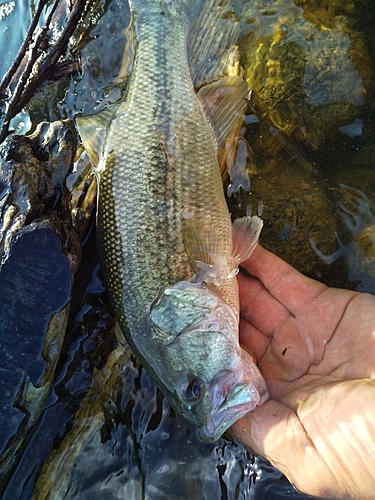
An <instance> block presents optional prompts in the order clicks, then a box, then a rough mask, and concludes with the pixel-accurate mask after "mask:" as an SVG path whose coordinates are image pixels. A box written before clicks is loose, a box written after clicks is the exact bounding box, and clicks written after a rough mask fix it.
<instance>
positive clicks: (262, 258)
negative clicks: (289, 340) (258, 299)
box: [241, 245, 327, 316]
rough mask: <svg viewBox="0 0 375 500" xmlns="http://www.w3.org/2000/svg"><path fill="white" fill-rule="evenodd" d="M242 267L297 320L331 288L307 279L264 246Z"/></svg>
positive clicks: (257, 249) (257, 248) (258, 247)
mask: <svg viewBox="0 0 375 500" xmlns="http://www.w3.org/2000/svg"><path fill="white" fill-rule="evenodd" d="M241 267H242V268H243V269H245V270H246V271H247V272H248V273H249V274H251V275H252V276H255V277H257V278H258V279H259V280H260V281H261V282H262V283H263V285H264V287H265V288H266V289H267V290H268V291H269V292H270V294H271V295H272V296H273V297H275V298H276V299H277V300H278V301H279V302H281V303H282V304H283V305H284V306H285V307H286V308H287V309H288V311H290V312H291V313H292V314H293V315H294V316H295V315H296V314H297V312H298V311H299V310H300V309H301V308H302V307H303V306H304V305H306V304H307V303H308V302H310V301H311V299H312V298H314V297H317V296H318V295H320V294H321V293H322V292H323V291H324V290H325V289H326V288H327V287H326V285H324V284H323V283H320V282H319V281H315V280H313V279H310V278H307V277H306V276H304V275H303V274H301V273H300V272H298V271H297V270H296V269H294V268H293V267H292V266H290V265H289V264H287V263H286V262H284V261H283V260H282V259H280V257H277V256H276V255H274V254H273V253H271V252H268V251H267V250H266V249H265V248H263V247H261V246H260V245H258V246H257V247H256V249H255V250H254V252H253V254H252V255H251V257H250V258H249V259H247V260H245V261H244V262H241Z"/></svg>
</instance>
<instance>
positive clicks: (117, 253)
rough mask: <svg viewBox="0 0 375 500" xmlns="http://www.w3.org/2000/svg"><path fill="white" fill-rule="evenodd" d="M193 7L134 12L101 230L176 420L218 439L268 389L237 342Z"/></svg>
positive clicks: (119, 297)
mask: <svg viewBox="0 0 375 500" xmlns="http://www.w3.org/2000/svg"><path fill="white" fill-rule="evenodd" d="M195 5H198V2H195ZM193 7H194V5H193V4H192V1H191V0H187V1H184V0H176V1H167V0H165V1H164V0H161V1H158V2H157V1H154V0H146V1H141V0H136V4H134V5H133V10H134V15H135V29H136V39H137V55H136V58H135V63H134V69H133V73H132V76H131V80H130V83H129V90H128V95H127V98H126V100H125V101H124V102H123V103H122V104H121V106H120V107H119V109H118V111H117V113H116V116H115V117H114V119H113V121H112V123H111V127H110V129H109V133H108V136H107V139H106V143H105V147H104V150H103V154H102V159H101V160H100V164H99V168H98V171H99V174H98V175H99V202H98V221H97V226H98V237H99V246H100V251H101V258H102V263H103V267H104V270H105V275H106V278H107V284H108V289H109V293H110V296H111V299H112V302H113V305H114V308H115V313H116V316H117V319H118V321H119V324H120V326H121V328H122V329H123V330H124V332H125V333H126V332H127V339H128V341H129V343H130V345H131V347H132V348H133V350H134V351H135V352H136V354H137V355H138V356H139V358H140V359H141V361H142V363H143V364H144V365H145V367H146V368H147V369H148V371H149V372H150V374H151V375H152V376H153V377H154V378H155V380H156V381H157V382H158V384H159V386H160V388H161V389H162V391H163V392H164V394H165V396H166V397H167V398H168V400H169V402H170V403H171V405H172V406H173V407H174V408H175V410H176V411H177V412H178V413H179V414H180V415H182V416H184V417H185V418H186V419H187V420H189V421H190V422H192V423H193V424H195V425H196V426H198V427H199V428H200V429H201V433H202V435H203V437H204V438H205V439H206V440H216V439H217V438H218V437H219V436H220V435H221V434H222V432H224V431H225V430H226V429H227V428H228V426H229V425H231V423H233V421H235V420H236V419H237V418H238V417H240V416H241V415H243V414H244V413H245V412H246V411H248V410H249V409H252V408H254V406H255V405H257V404H259V402H260V400H261V398H262V394H259V390H258V389H259V387H261V390H260V392H261V393H263V394H265V393H266V392H267V389H266V387H265V384H264V382H263V379H262V377H261V375H260V373H259V372H258V370H257V368H256V366H255V365H254V364H253V363H252V360H251V358H250V356H248V355H247V354H246V353H245V352H244V351H243V350H242V349H241V348H240V346H239V343H238V290H237V281H236V277H235V269H236V267H237V264H238V263H236V261H235V258H234V257H233V244H232V225H231V221H230V215H229V213H228V208H227V205H226V202H225V198H224V193H223V186H222V179H221V175H220V170H219V166H218V160H217V146H216V142H215V138H214V136H213V133H212V128H211V126H210V124H209V122H208V120H207V117H206V115H205V112H204V110H203V108H202V105H201V102H200V100H199V99H198V97H197V95H196V93H195V91H194V87H193V83H192V79H191V76H190V70H189V64H188V59H187V39H188V34H189V29H190V26H191V22H192V12H193V11H194V8H193ZM211 236H212V238H211ZM206 240H208V241H209V243H208V244H207V241H206ZM193 275H195V280H194V279H192V278H193ZM192 281H195V282H192Z"/></svg>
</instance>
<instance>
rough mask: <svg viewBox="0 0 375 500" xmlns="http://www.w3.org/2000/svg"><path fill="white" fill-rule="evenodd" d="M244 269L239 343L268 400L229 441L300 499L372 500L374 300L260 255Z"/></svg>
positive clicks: (374, 459) (374, 478)
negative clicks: (258, 458)
mask: <svg viewBox="0 0 375 500" xmlns="http://www.w3.org/2000/svg"><path fill="white" fill-rule="evenodd" d="M241 266H242V267H243V268H244V270H245V271H247V273H249V275H246V274H244V273H239V275H238V279H239V287H240V302H241V323H240V336H241V338H240V340H241V343H242V345H243V347H244V348H245V349H247V350H249V351H250V352H251V353H252V355H253V356H254V357H255V358H256V361H257V363H258V366H259V368H260V370H261V371H262V373H263V376H264V377H265V379H266V382H267V384H268V387H269V391H270V394H271V399H270V400H269V401H267V402H266V403H264V404H263V405H262V406H259V407H257V408H256V409H255V410H254V411H252V412H250V413H248V414H247V415H246V416H245V417H243V418H242V419H240V420H238V421H237V422H236V423H235V424H234V425H233V426H232V428H231V433H232V435H233V436H234V437H235V438H237V439H239V440H240V441H241V442H243V443H244V444H245V445H246V446H248V447H249V448H250V449H251V450H253V451H254V452H255V453H258V454H261V455H262V456H264V457H266V458H267V459H268V460H270V461H271V462H272V463H273V465H275V467H277V468H278V469H279V470H280V471H282V472H283V473H284V474H285V475H286V476H287V477H288V479H289V480H290V481H291V482H292V484H294V486H295V487H296V488H297V489H298V490H300V491H303V492H305V493H308V494H310V495H314V496H318V497H319V496H320V497H324V498H361V499H362V498H363V499H367V498H368V499H370V498H371V499H373V498H374V495H375V493H374V492H375V381H374V378H375V297H374V296H372V295H368V294H363V293H357V292H352V291H349V290H340V289H334V288H328V287H326V286H325V285H324V284H322V283H319V282H317V281H314V280H311V279H309V278H306V277H305V276H303V275H301V274H300V273H299V272H297V271H296V270H295V269H293V268H292V267H291V266H289V265H288V264H286V263H285V262H283V261H282V260H281V259H279V258H278V257H276V256H275V255H273V254H271V253H269V252H267V251H266V250H264V249H263V248H262V247H260V246H258V247H257V248H256V250H255V251H254V253H253V255H252V256H251V258H250V259H248V260H247V261H246V262H244V263H243V264H242V265H241ZM250 275H251V276H250Z"/></svg>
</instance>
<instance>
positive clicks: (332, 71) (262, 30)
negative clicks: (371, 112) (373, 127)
mask: <svg viewBox="0 0 375 500" xmlns="http://www.w3.org/2000/svg"><path fill="white" fill-rule="evenodd" d="M317 4H318V5H315V4H314V3H312V2H308V3H307V2H304V1H302V0H301V1H299V2H298V1H296V2H293V0H285V1H283V2H273V1H270V2H266V4H257V3H255V2H250V3H249V5H248V6H247V7H246V10H245V12H243V19H242V23H243V33H244V35H243V37H242V39H241V40H240V42H239V45H240V50H241V55H242V58H241V63H242V64H243V65H244V67H245V75H246V78H247V81H248V82H249V85H250V87H251V88H252V89H253V90H254V98H253V100H254V103H255V105H256V106H258V107H259V111H260V114H262V116H263V118H265V119H267V120H268V121H269V123H270V125H271V126H272V127H275V128H276V129H277V130H279V131H281V132H283V133H284V134H286V136H287V137H288V138H291V139H293V140H298V141H302V143H303V144H304V145H305V147H311V146H312V147H313V148H315V147H321V146H322V144H323V143H324V142H325V141H326V140H327V138H329V139H330V141H331V140H332V134H339V132H338V127H340V126H342V125H347V124H350V123H352V122H353V121H354V120H355V118H356V117H358V116H360V113H361V112H362V106H363V105H364V104H365V99H366V96H367V93H368V92H369V90H370V88H371V86H372V81H373V67H372V62H371V59H370V57H369V55H368V54H367V52H366V46H365V42H364V38H363V36H362V35H361V34H360V33H359V32H358V31H356V30H355V29H354V28H353V26H352V23H351V22H350V18H349V17H348V10H345V7H344V6H341V7H342V8H340V7H339V5H336V3H334V4H333V5H334V7H331V8H329V6H330V5H331V4H332V2H329V1H323V2H317ZM300 5H303V8H302V7H301V6H300Z"/></svg>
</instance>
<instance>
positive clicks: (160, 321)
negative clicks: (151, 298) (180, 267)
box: [150, 282, 268, 442]
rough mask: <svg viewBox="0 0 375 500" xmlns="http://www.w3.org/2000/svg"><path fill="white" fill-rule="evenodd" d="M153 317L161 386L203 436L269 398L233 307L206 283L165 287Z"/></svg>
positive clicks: (210, 438) (214, 434)
mask: <svg viewBox="0 0 375 500" xmlns="http://www.w3.org/2000/svg"><path fill="white" fill-rule="evenodd" d="M150 319H151V332H152V336H153V339H154V340H155V339H157V343H158V345H159V346H160V350H159V356H158V359H159V363H158V366H153V369H154V370H155V372H156V374H157V378H158V379H159V381H160V384H161V388H162V390H163V392H164V393H165V395H166V397H167V399H168V401H169V402H170V404H171V406H172V407H173V408H174V409H175V410H176V412H177V413H178V414H179V415H181V416H182V417H184V418H185V419H186V420H187V421H189V422H190V423H192V424H193V425H195V426H196V427H198V428H199V434H200V436H201V438H202V439H203V440H204V441H207V442H215V441H216V440H217V439H218V438H219V437H220V436H221V435H222V434H223V432H225V431H226V430H227V429H228V427H230V425H232V424H233V423H234V422H235V421H236V420H237V419H238V418H240V417H242V416H243V415H244V414H245V413H247V412H248V411H250V410H252V409H254V408H255V407H256V406H257V405H259V404H261V403H262V402H263V401H264V400H266V399H267V398H268V390H267V386H266V383H265V382H264V379H263V377H262V375H261V373H260V371H259V369H258V368H257V366H256V365H255V363H254V361H253V359H252V357H251V356H250V355H249V354H248V353H247V352H246V351H244V350H243V349H242V348H241V347H240V345H239V342H238V321H237V318H236V315H235V313H234V311H233V309H232V308H231V307H230V306H229V305H228V304H226V302H225V301H224V300H223V299H222V298H221V297H220V296H219V295H218V294H217V293H216V292H215V291H213V290H212V289H210V288H209V287H207V286H206V285H205V284H204V283H202V282H201V283H189V282H179V283H178V284H176V285H174V286H172V287H167V288H166V289H165V290H164V292H163V293H162V294H161V296H160V297H159V298H158V300H157V301H156V302H155V303H154V305H153V307H152V309H151V314H150Z"/></svg>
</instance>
